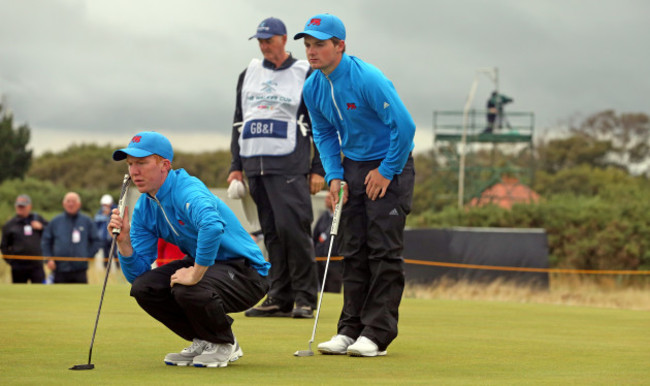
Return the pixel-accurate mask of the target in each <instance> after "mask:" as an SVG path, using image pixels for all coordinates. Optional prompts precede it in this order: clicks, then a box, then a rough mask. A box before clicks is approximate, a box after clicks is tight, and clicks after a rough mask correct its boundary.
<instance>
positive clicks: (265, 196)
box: [228, 17, 325, 318]
mask: <svg viewBox="0 0 650 386" xmlns="http://www.w3.org/2000/svg"><path fill="white" fill-rule="evenodd" d="M253 38H256V39H257V41H258V44H259V47H260V51H261V52H262V55H263V56H264V60H259V59H257V58H254V59H253V60H251V62H250V64H249V65H248V67H247V68H246V70H244V72H242V74H241V75H240V76H239V81H238V82H237V101H236V105H235V106H236V107H235V117H234V124H233V131H232V142H231V145H230V150H231V153H232V165H231V167H230V174H229V175H228V182H229V183H231V182H233V181H234V180H239V181H242V179H243V173H242V170H243V171H244V172H245V173H246V177H247V178H248V184H249V186H250V193H251V197H252V198H253V201H255V204H256V205H257V213H258V217H259V220H260V225H261V227H262V232H263V233H264V243H265V245H266V249H267V250H268V252H269V261H270V262H271V271H270V273H269V278H270V281H271V289H270V290H269V294H268V297H267V298H266V300H264V302H263V303H262V304H261V305H259V306H257V307H255V308H252V309H250V310H248V311H247V312H246V316H293V317H294V318H312V317H313V310H314V308H315V306H316V300H317V293H318V277H317V273H316V260H315V259H314V246H313V244H312V241H311V223H312V220H313V214H312V206H311V198H310V196H309V194H310V192H311V194H316V193H317V192H318V191H320V190H321V189H323V185H324V181H325V180H324V178H323V175H324V174H325V172H324V170H323V166H322V165H321V162H320V157H319V156H318V152H317V151H315V150H314V156H313V157H311V153H312V140H311V131H310V128H309V114H308V112H307V108H306V107H305V105H304V103H303V101H302V87H303V84H304V82H305V78H306V77H307V76H308V75H309V74H310V71H311V70H310V68H309V63H307V61H305V60H296V59H294V58H293V56H291V54H290V53H288V52H287V51H285V49H284V47H285V44H286V42H287V29H286V27H285V25H284V23H283V22H282V21H281V20H280V19H277V18H274V17H270V18H267V19H265V20H263V21H262V22H261V23H260V24H259V26H258V27H257V32H256V34H255V35H253V36H251V37H250V39H253Z"/></svg>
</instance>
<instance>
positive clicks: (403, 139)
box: [294, 14, 415, 357]
mask: <svg viewBox="0 0 650 386" xmlns="http://www.w3.org/2000/svg"><path fill="white" fill-rule="evenodd" d="M303 37H304V43H305V49H306V52H307V59H308V60H309V63H310V64H311V66H312V68H313V69H314V73H313V74H312V75H311V76H310V77H309V79H307V81H306V82H305V87H304V89H303V97H304V99H305V104H306V105H307V108H308V109H309V114H310V115H311V119H312V125H313V131H314V141H315V142H316V145H317V147H318V150H319V151H320V155H321V160H322V162H323V166H324V167H325V173H326V174H325V178H326V180H327V182H328V184H329V187H330V195H331V196H332V203H333V204H334V205H336V203H337V202H338V200H339V197H338V194H339V190H340V189H341V181H342V180H343V179H345V181H346V182H347V184H346V185H345V187H344V192H343V193H344V194H343V203H344V206H343V210H342V213H341V223H340V229H339V232H340V234H341V236H342V240H341V245H340V252H341V254H342V255H343V256H344V259H343V310H342V311H341V316H340V318H339V323H338V327H337V329H338V331H337V335H336V336H334V337H333V338H332V339H331V340H330V341H328V342H324V343H321V344H319V345H318V350H319V351H320V352H321V353H324V354H348V355H351V356H364V357H374V356H379V355H385V354H386V348H387V347H388V345H389V344H390V343H391V342H392V341H393V340H394V339H395V338H396V337H397V321H398V309H399V304H400V300H401V298H402V293H403V291H404V258H403V256H402V250H403V248H404V224H405V222H406V216H407V215H408V213H409V212H410V211H411V201H412V197H413V183H414V178H415V172H414V168H413V157H412V156H411V151H412V150H413V147H414V144H413V137H414V135H415V123H414V122H413V119H412V118H411V115H410V114H409V112H408V111H407V110H406V107H405V106H404V104H403V103H402V101H401V99H400V98H399V95H397V91H395V88H394V87H393V84H392V83H391V81H390V80H388V79H387V78H386V76H384V74H382V73H381V71H379V70H378V69H377V68H376V67H374V66H372V65H370V64H367V63H365V62H364V61H362V60H361V59H359V58H357V57H354V56H348V55H347V54H346V53H345V47H346V42H345V38H346V36H345V26H344V25H343V22H342V21H341V19H339V18H338V17H336V16H334V15H330V14H320V15H316V16H314V17H312V18H311V19H309V20H308V21H307V23H306V24H305V30H304V32H301V33H299V34H297V35H296V36H295V37H294V39H300V38H303ZM341 153H343V156H344V159H343V161H341Z"/></svg>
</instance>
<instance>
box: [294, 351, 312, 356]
mask: <svg viewBox="0 0 650 386" xmlns="http://www.w3.org/2000/svg"><path fill="white" fill-rule="evenodd" d="M293 355H294V356H297V357H310V356H313V355H314V352H313V351H311V350H298V351H296V352H295V353H293Z"/></svg>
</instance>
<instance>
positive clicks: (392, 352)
mask: <svg viewBox="0 0 650 386" xmlns="http://www.w3.org/2000/svg"><path fill="white" fill-rule="evenodd" d="M129 288H130V286H129V285H126V284H109V285H108V287H107V289H106V296H105V299H104V305H103V309H102V313H101V316H100V320H99V327H98V331H97V337H96V340H95V345H94V349H93V357H92V363H93V364H94V365H95V369H94V370H87V371H70V370H68V368H69V367H71V366H73V365H77V364H84V363H87V360H88V348H89V345H90V338H91V336H92V329H93V326H94V323H95V316H96V312H97V306H98V303H99V297H100V294H101V285H100V284H93V285H50V286H38V285H0V337H2V341H1V342H0V383H1V384H3V385H22V384H30V385H31V384H38V385H50V384H65V385H70V384H94V385H104V384H120V385H124V384H133V385H141V384H152V385H154V384H155V385H166V384H170V385H171V384H174V385H179V384H190V385H199V384H207V383H215V382H216V383H219V384H257V385H267V384H277V385H288V384H289V385H291V384H296V385H297V384H300V385H305V384H327V385H332V384H357V385H359V384H441V385H453V384H472V385H473V384H494V385H504V384H512V385H519V384H554V385H556V384H567V383H572V384H589V385H594V384H607V385H610V384H643V383H646V384H647V383H648V374H647V366H648V363H650V349H649V348H650V333H648V327H650V313H649V312H645V311H630V310H612V309H599V308H587V307H568V306H560V305H540V304H517V303H499V302H475V301H448V300H445V301H442V300H419V299H404V300H403V302H402V306H401V308H400V324H399V328H400V333H399V336H398V338H397V339H396V340H395V342H394V343H393V344H392V345H391V346H390V347H389V348H388V355H387V356H385V357H378V358H352V357H346V356H325V355H319V354H316V355H314V356H312V357H304V358H299V357H295V356H293V353H294V352H296V351H297V350H306V349H307V348H308V341H309V338H310V337H311V331H312V327H313V319H296V320H294V319H285V318H282V319H279V318H246V317H245V316H244V315H243V314H241V313H240V314H236V315H233V316H234V318H235V323H234V325H233V327H234V331H235V334H236V335H237V339H238V340H239V343H240V345H241V347H242V349H243V350H244V357H243V358H241V359H240V360H238V361H237V362H234V363H233V364H231V365H230V366H228V367H227V368H221V369H205V368H193V367H173V366H165V365H164V364H163V361H162V359H163V357H164V355H165V354H166V353H168V352H172V351H177V350H180V349H181V348H183V347H185V346H186V345H187V342H185V341H183V340H182V339H180V338H178V337H176V336H175V335H173V334H172V333H171V332H169V331H168V330H167V329H166V328H165V327H163V326H162V325H160V324H159V323H158V322H156V321H155V320H153V319H152V318H150V317H149V316H148V315H146V314H145V313H144V311H142V310H140V308H139V307H138V306H137V304H136V303H135V301H134V300H133V299H132V298H131V297H129ZM341 303H342V295H338V294H325V297H324V300H323V311H322V312H321V318H320V321H319V324H318V330H317V333H316V343H318V342H322V341H324V340H327V339H329V338H330V337H331V336H332V335H334V334H335V333H336V321H337V319H338V314H339V312H340V308H341ZM316 343H314V345H313V346H312V347H313V348H314V349H315V348H316Z"/></svg>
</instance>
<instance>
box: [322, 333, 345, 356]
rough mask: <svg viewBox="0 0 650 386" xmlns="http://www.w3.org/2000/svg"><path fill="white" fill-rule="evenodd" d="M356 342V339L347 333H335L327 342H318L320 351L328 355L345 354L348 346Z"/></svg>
mask: <svg viewBox="0 0 650 386" xmlns="http://www.w3.org/2000/svg"><path fill="white" fill-rule="evenodd" d="M352 343H354V339H352V338H350V337H349V336H345V335H340V334H339V335H334V336H333V337H332V339H330V340H328V341H327V342H323V343H319V344H318V351H319V352H320V353H321V354H326V355H345V354H347V351H346V350H347V349H348V346H349V345H351V344H352Z"/></svg>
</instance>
